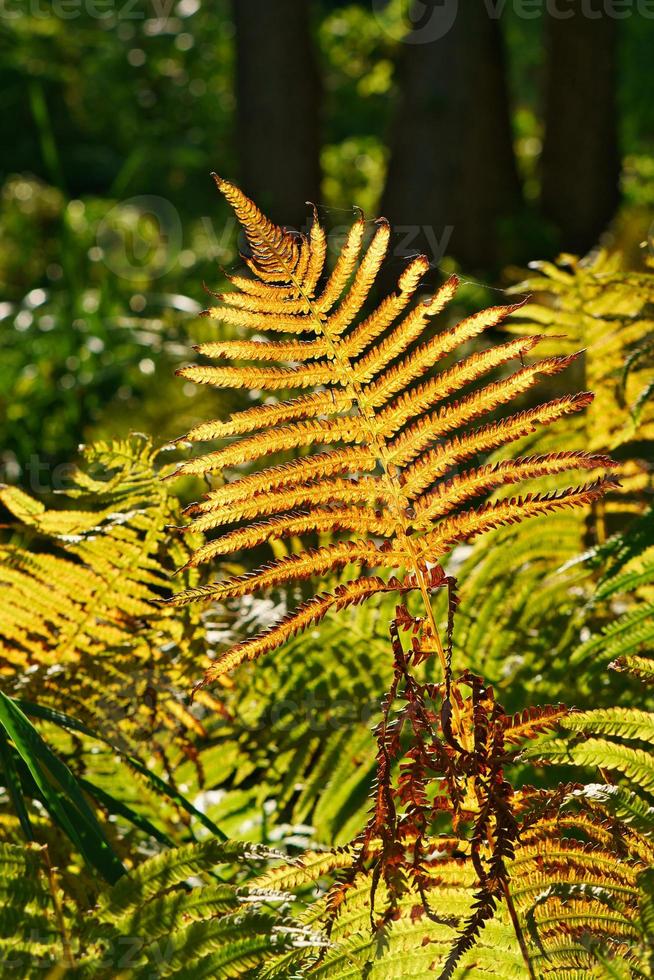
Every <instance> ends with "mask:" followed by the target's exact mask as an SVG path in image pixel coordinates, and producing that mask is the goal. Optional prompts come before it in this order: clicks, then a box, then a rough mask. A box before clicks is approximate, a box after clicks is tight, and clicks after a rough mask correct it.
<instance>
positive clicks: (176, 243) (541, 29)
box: [0, 0, 654, 491]
mask: <svg viewBox="0 0 654 980" xmlns="http://www.w3.org/2000/svg"><path fill="white" fill-rule="evenodd" d="M650 8H651V9H650ZM500 10H501V16H498V14H499V12H500ZM563 15H564V16H563ZM0 38H1V42H0V45H1V46H0V59H1V62H0V65H1V67H0V81H1V85H0V93H1V94H0V100H1V106H2V131H3V137H4V138H3V140H2V148H1V149H0V172H1V180H2V190H1V199H0V209H1V210H0V283H1V289H2V296H1V300H0V316H1V319H0V337H1V343H2V357H1V358H0V409H1V410H2V422H1V423H0V428H1V438H0V446H1V447H2V455H0V466H1V468H2V476H3V478H4V479H5V480H9V481H19V482H22V483H24V484H25V485H27V486H29V487H30V488H31V489H32V490H33V491H38V490H39V489H40V485H39V484H40V481H43V483H47V484H54V486H55V487H56V486H57V483H58V481H59V482H60V483H61V484H63V483H64V482H65V479H66V466H65V464H66V462H67V461H68V460H70V458H71V457H72V456H73V455H74V453H75V450H76V447H77V445H78V443H79V442H80V441H82V440H88V439H91V438H98V437H102V436H106V435H109V434H112V435H116V434H118V435H119V434H121V433H126V432H128V431H129V430H130V429H133V428H134V427H137V428H141V429H143V428H146V429H149V431H151V432H153V433H156V435H157V438H158V439H165V438H168V437H171V436H173V435H177V434H178V433H179V432H180V431H184V425H185V424H187V423H188V424H190V423H191V422H192V421H193V419H195V418H197V417H200V416H203V415H204V416H205V417H207V415H208V412H207V409H206V407H203V405H201V404H200V403H201V402H202V399H203V398H204V397H205V396H204V395H203V394H202V393H198V390H197V388H196V387H195V386H192V385H184V384H181V383H180V382H179V381H178V380H176V379H175V378H174V377H173V371H174V368H175V367H176V366H177V365H178V364H179V363H180V362H181V361H183V360H184V359H185V358H186V357H187V356H188V353H187V351H188V339H187V338H188V335H189V334H190V333H191V332H192V331H191V330H190V329H189V326H190V318H192V317H193V316H194V315H195V314H196V313H197V312H198V311H199V310H200V309H201V308H202V306H203V305H204V303H205V302H206V298H205V293H204V289H203V283H206V284H207V286H209V287H211V288H217V287H219V286H220V283H221V272H220V268H221V267H229V266H230V265H234V264H235V263H236V262H237V260H238V243H237V241H236V240H235V232H234V227H233V224H232V222H231V220H230V219H229V217H228V215H227V212H226V210H224V209H223V208H222V205H221V202H220V201H219V199H218V196H217V194H216V192H215V189H214V187H213V184H212V182H211V180H210V179H209V173H210V171H211V170H216V171H218V172H219V173H221V174H223V175H224V176H227V177H230V178H232V179H236V180H237V181H239V182H240V183H241V185H242V186H243V188H244V190H246V191H247V192H248V193H249V194H251V195H252V196H254V197H255V198H256V199H257V200H258V202H259V203H260V204H261V205H262V206H263V207H265V208H267V209H268V210H269V212H270V214H271V216H272V217H273V218H275V219H276V220H278V221H280V222H283V223H285V224H289V225H294V226H298V227H299V226H301V225H302V224H304V223H305V222H306V220H307V213H308V209H307V208H306V206H305V204H304V202H306V201H312V202H315V203H316V204H317V205H318V206H319V207H320V208H321V215H322V217H323V218H324V219H325V220H326V222H327V223H328V225H329V226H330V228H331V229H332V234H333V235H334V239H335V241H337V240H338V235H339V230H340V229H341V228H342V226H343V225H344V224H345V223H347V222H348V221H349V220H350V219H351V216H352V208H353V206H357V207H360V208H363V209H364V211H365V213H366V215H367V216H368V217H370V218H373V217H375V216H376V215H378V214H380V213H383V214H384V215H386V216H387V217H388V218H390V219H391V220H392V221H393V222H395V223H396V225H397V234H396V238H395V243H394V247H393V251H392V254H391V255H390V257H389V260H388V277H389V279H390V278H391V277H392V275H393V273H394V272H397V271H399V269H401V267H402V264H403V262H404V261H405V257H406V256H407V255H409V254H413V253H415V252H416V251H417V250H419V249H420V250H424V251H426V252H427V253H428V254H429V255H430V257H431V259H432V261H433V264H434V279H435V280H437V279H439V278H440V277H441V276H442V275H443V274H444V273H449V272H451V271H452V270H454V269H460V270H462V271H463V272H464V274H465V278H466V279H468V280H470V283H469V285H468V286H467V292H466V290H464V291H463V293H462V298H461V302H462V303H464V304H465V303H466V302H467V303H469V304H470V305H476V304H478V303H480V302H482V301H484V300H485V299H486V298H487V297H486V296H485V295H484V293H485V289H486V286H489V287H495V288H502V287H505V286H507V285H510V284H511V283H513V282H516V281H518V280H519V278H520V277H521V275H522V272H523V270H524V266H525V265H526V263H527V262H528V261H529V260H530V259H536V258H553V257H555V256H556V255H557V254H558V253H559V252H560V251H566V252H574V253H577V254H583V253H585V252H587V251H588V250H590V249H592V248H593V247H594V246H595V245H596V244H597V243H598V242H600V241H601V242H602V243H603V244H604V245H606V246H607V247H609V248H619V249H621V250H622V251H623V252H624V254H625V256H626V259H627V262H628V263H629V264H630V265H634V266H637V265H638V264H639V263H640V262H642V259H643V254H644V248H643V243H645V247H647V241H648V238H651V227H650V225H651V222H652V204H653V202H654V99H652V85H651V79H652V70H651V64H652V58H653V55H654V5H652V4H648V3H644V2H636V0H634V3H631V4H630V3H625V2H620V3H617V2H616V3H612V2H609V0H559V2H558V4H552V3H546V2H543V4H542V5H539V4H534V3H522V2H517V0H516V2H514V3H510V2H506V3H504V4H502V3H491V2H482V0H479V2H477V0H474V2H473V0H459V3H458V4H457V3H451V2H450V3H448V2H447V0H445V2H443V0H440V2H439V0H432V2H426V0H425V2H422V0H416V2H415V4H414V5H413V7H412V9H410V10H407V3H406V2H405V0H397V2H396V0H388V2H384V0H367V2H359V3H353V2H337V0H233V2H232V3H229V2H227V0H212V2H211V3H209V2H206V0H205V2H202V0H178V2H176V3H174V2H172V0H56V2H54V3H45V0H4V4H3V6H2V10H1V11H0ZM493 295H494V294H493ZM194 332H195V336H196V337H197V330H195V331H194ZM214 413H215V400H214V405H213V410H212V414H214Z"/></svg>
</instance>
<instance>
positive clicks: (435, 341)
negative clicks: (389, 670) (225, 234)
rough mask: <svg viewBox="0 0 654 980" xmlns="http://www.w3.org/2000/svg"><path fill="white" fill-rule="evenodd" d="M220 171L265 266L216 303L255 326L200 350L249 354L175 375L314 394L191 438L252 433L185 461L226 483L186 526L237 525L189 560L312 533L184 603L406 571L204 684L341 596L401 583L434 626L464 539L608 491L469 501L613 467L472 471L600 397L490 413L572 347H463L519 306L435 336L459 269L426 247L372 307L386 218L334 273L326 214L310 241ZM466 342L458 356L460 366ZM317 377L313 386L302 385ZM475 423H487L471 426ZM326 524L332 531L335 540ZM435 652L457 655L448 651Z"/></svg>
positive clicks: (521, 343) (349, 248) (327, 599)
mask: <svg viewBox="0 0 654 980" xmlns="http://www.w3.org/2000/svg"><path fill="white" fill-rule="evenodd" d="M215 181H216V184H217V186H218V189H219V190H220V191H221V192H222V193H223V195H224V196H225V197H226V199H227V201H228V202H229V203H230V205H231V206H232V208H233V209H234V211H235V213H236V216H237V218H238V220H239V221H240V223H241V225H242V227H243V229H244V231H245V234H246V236H247V240H248V243H249V248H250V255H249V256H248V257H247V258H246V259H245V261H246V263H247V265H248V267H249V270H250V272H251V274H252V278H246V277H242V276H239V277H232V279H231V281H232V285H234V286H235V287H236V290H235V291H234V292H227V293H224V294H221V295H219V296H218V300H219V304H218V305H217V306H216V307H214V308H212V309H211V310H209V311H208V314H207V315H208V316H209V317H211V318H212V319H214V320H216V321H218V322H223V323H225V324H228V325H231V326H238V327H241V328H244V329H250V330H252V331H254V332H255V333H256V337H255V338H253V339H252V340H250V341H247V340H239V341H223V342H221V341H220V340H217V341H215V342H212V343H208V344H205V345H203V346H202V347H201V348H200V351H201V353H203V354H205V355H207V356H209V357H215V358H217V359H218V360H219V361H221V362H222V361H224V360H226V359H230V360H232V361H236V362H237V363H236V364H233V363H229V364H224V363H219V364H218V365H217V366H215V367H214V366H191V367H186V368H183V369H182V370H181V371H180V372H179V373H180V374H181V375H182V376H183V377H185V378H187V379H189V380H192V381H195V382H199V383H202V384H209V385H214V386H216V387H219V388H249V389H253V390H256V391H260V390H262V391H269V392H276V391H283V392H285V393H290V394H291V395H292V392H293V389H296V390H297V389H302V390H303V393H301V394H296V395H295V396H294V397H286V398H285V400H282V401H275V400H268V401H267V402H266V403H264V404H261V405H258V406H255V407H253V408H250V409H247V410H245V411H243V412H240V413H236V414H234V415H232V416H231V417H230V418H229V419H227V420H226V421H220V420H216V421H213V422H208V423H202V424H200V425H199V426H197V427H195V428H194V429H193V430H192V431H191V432H189V433H188V434H187V436H186V437H185V438H186V439H187V440H188V441H190V442H202V441H210V440H225V439H230V438H231V437H233V436H242V438H240V439H236V440H234V441H230V442H226V443H225V444H224V445H222V446H221V447H220V448H217V449H213V450H212V451H210V452H208V453H205V454H204V455H201V456H198V457H195V458H193V459H190V460H188V461H186V462H184V463H182V464H181V465H180V466H179V468H178V470H177V473H178V474H194V475H200V474H215V475H217V476H220V477H221V478H222V481H223V485H218V486H216V487H215V488H214V489H211V490H210V491H209V492H208V493H207V495H206V496H205V498H204V499H203V501H201V502H200V503H197V504H195V505H193V506H192V507H191V508H190V509H189V515H190V516H191V517H192V521H191V524H190V525H189V527H190V529H195V530H200V529H201V530H203V531H209V530H213V529H216V528H223V527H230V528H231V530H227V531H226V533H224V534H222V536H219V537H217V538H215V539H213V540H212V541H211V542H209V543H208V544H207V545H206V546H204V547H202V548H201V549H199V550H197V551H196V552H195V554H194V555H193V556H192V557H191V559H190V560H189V562H188V565H190V566H194V565H198V564H200V563H201V562H204V561H208V560H210V559H211V558H212V557H214V556H215V555H218V554H223V553H229V552H232V551H235V550H241V549H246V548H254V547H257V546H259V545H261V544H263V543H265V542H267V541H270V540H274V539H279V538H286V537H292V538H293V539H295V538H297V537H298V536H299V535H301V536H302V538H303V539H304V541H305V544H304V550H301V551H298V552H296V553H295V554H292V555H290V556H288V557H283V558H277V559H276V560H274V561H272V562H271V563H269V564H267V565H264V566H262V567H261V568H259V569H258V570H257V571H256V572H254V573H253V574H251V575H245V576H239V577H236V578H231V579H226V580H224V581H218V582H216V583H214V584H213V585H208V586H203V587H200V588H197V589H190V590H186V591H184V592H181V593H180V594H179V595H177V596H176V597H175V598H174V599H173V601H174V602H176V603H177V604H180V605H181V604H186V603H188V602H192V601H193V600H195V599H212V598H213V599H227V598H230V597H231V598H233V597H238V596H244V595H248V594H250V593H253V592H254V591H255V590H258V589H265V588H271V587H273V586H281V585H288V584H292V583H295V582H298V581H300V580H302V579H307V578H322V577H326V576H328V575H329V574H330V573H332V572H334V571H336V570H340V569H344V568H346V567H347V566H357V567H359V568H361V567H362V568H364V569H366V570H367V572H366V575H367V574H368V572H371V571H373V570H381V571H382V572H386V573H390V574H391V575H392V576H393V578H392V579H391V580H389V581H386V580H384V579H382V578H377V577H372V576H370V577H366V578H360V577H359V576H358V575H357V576H356V577H355V578H354V579H353V580H352V581H348V582H347V583H345V584H344V585H343V587H342V588H341V590H340V591H339V592H337V593H333V594H331V595H322V596H320V598H319V600H315V599H313V600H310V601H309V603H308V604H304V605H302V606H300V608H299V609H298V610H296V612H295V613H294V614H291V615H289V616H287V617H286V619H285V620H284V622H283V623H282V624H280V625H279V626H278V627H274V628H273V629H272V630H270V631H269V632H268V633H267V634H264V635H261V636H259V637H257V638H255V639H254V640H252V641H249V642H245V643H242V644H239V646H238V647H237V648H235V649H233V650H231V651H228V652H227V653H226V654H225V655H224V657H223V658H222V659H221V660H219V661H218V662H216V663H214V664H213V665H212V666H211V668H210V669H209V671H208V672H207V675H206V677H205V683H206V682H208V681H210V680H213V679H215V678H217V677H218V676H220V675H221V674H222V673H224V672H225V671H227V670H229V669H231V668H233V667H234V666H236V665H237V664H238V663H240V662H242V661H243V660H246V659H254V658H255V657H257V656H259V655H260V654H261V653H263V652H264V651H268V650H272V649H274V648H275V647H276V646H278V645H279V644H280V643H282V642H283V641H284V639H285V638H287V637H289V636H291V635H293V634H294V633H295V632H297V631H298V630H300V629H303V628H306V626H307V625H308V624H309V623H312V622H314V621H315V620H316V618H317V616H318V614H319V613H320V614H321V615H324V612H326V611H327V609H328V608H343V607H344V606H347V605H350V604H352V603H355V602H360V601H362V600H363V599H365V598H368V597H369V596H371V595H374V594H375V593H376V592H379V591H382V590H387V589H389V588H397V589H398V590H400V591H409V590H419V591H420V592H421V594H422V596H423V599H424V602H425V606H426V612H427V615H428V617H429V618H430V619H432V632H433V633H434V634H435V635H437V631H436V627H435V624H434V623H433V617H432V613H431V606H430V603H429V590H430V578H429V574H428V568H429V567H430V566H432V565H434V564H436V563H438V562H439V560H440V559H441V558H442V557H443V556H444V555H445V554H447V552H448V551H449V550H450V549H451V548H452V547H453V545H455V544H456V543H457V542H460V541H463V540H467V539H468V538H470V537H473V536H474V535H477V534H480V533H482V532H483V531H485V530H487V529H489V528H494V527H499V526H501V525H506V524H513V523H516V522H519V521H521V520H523V519H525V518H527V517H531V516H536V515H538V514H545V513H548V512H550V511H553V510H558V509H561V508H566V507H570V506H577V505H584V504H587V503H589V502H590V501H592V500H593V499H595V498H596V497H598V496H599V495H601V494H602V493H603V492H604V491H605V490H606V489H607V487H609V486H611V485H612V484H611V483H610V481H608V480H607V479H605V478H601V477H600V479H598V480H596V481H593V482H587V483H583V484H581V485H580V486H577V487H568V488H563V489H561V490H557V491H556V492H550V493H545V494H539V493H533V492H532V493H528V494H526V495H517V496H514V497H510V498H507V499H500V500H497V501H493V502H492V503H490V504H489V503H483V502H482V503H481V504H480V505H478V506H476V507H475V506H474V505H473V501H474V499H475V498H481V500H482V501H483V498H484V495H485V494H486V493H487V492H488V491H489V490H490V489H492V488H494V487H497V486H498V485H502V486H503V485H504V484H515V483H520V482H523V481H525V480H532V479H533V478H534V477H539V476H548V475H551V474H558V473H561V472H564V471H567V470H579V469H583V470H590V469H598V470H600V471H601V470H604V469H606V468H607V467H608V466H610V465H611V464H610V461H609V460H608V459H607V458H606V457H605V456H603V455H592V454H588V453H575V452H572V453H560V452H556V453H543V454H539V455H538V456H532V457H531V458H529V459H514V460H511V459H507V460H505V461H503V462H502V464H501V466H499V467H492V468H481V469H480V468H479V467H478V466H476V465H474V464H475V462H476V459H477V456H478V454H479V453H480V452H487V451H489V450H491V449H497V448H499V447H502V446H506V445H508V444H510V443H511V442H513V441H515V440H516V439H518V438H520V437H524V436H526V435H528V434H529V433H532V432H533V431H534V430H535V429H536V428H537V427H538V426H539V425H541V424H549V423H550V422H553V421H555V420H556V419H558V418H561V417H562V416H564V415H566V414H568V413H570V412H575V411H577V410H579V409H580V408H583V407H585V405H587V404H588V402H589V400H590V398H591V396H590V395H588V394H582V395H580V396H576V397H572V398H571V397H569V396H565V397H561V398H558V399H554V400H552V401H549V402H547V403H546V404H544V405H540V406H538V407H536V408H531V409H529V410H526V411H524V410H523V411H519V412H517V413H516V414H514V415H511V416H509V417H508V418H506V419H503V420H502V421H499V422H497V421H494V420H493V417H492V416H493V413H495V412H496V411H497V410H498V409H500V408H502V407H503V406H506V405H509V404H510V403H511V402H512V401H514V400H515V399H516V398H517V397H519V396H521V395H523V394H524V393H525V392H527V391H528V390H529V389H530V388H532V387H533V386H534V385H535V384H536V383H537V382H538V381H539V380H540V379H542V378H544V377H549V376H553V375H556V374H558V373H559V372H560V371H562V370H564V369H565V368H566V367H568V366H569V365H570V364H571V363H572V361H573V359H574V355H573V356H559V354H548V356H546V357H544V358H542V359H540V360H538V361H536V362H535V363H533V364H529V365H525V364H524V361H523V358H524V357H525V356H526V355H527V354H528V353H529V352H530V351H531V350H532V349H533V348H534V347H535V346H537V345H538V344H539V342H540V340H541V338H540V337H539V336H527V337H520V338H517V339H515V340H512V341H510V342H509V343H506V344H502V345H499V346H494V347H488V348H487V349H484V350H476V351H473V352H472V353H469V352H468V351H467V350H466V349H465V346H464V345H467V344H469V342H471V341H473V340H474V339H475V338H479V337H481V335H482V334H483V333H484V331H486V330H488V329H489V328H494V327H497V326H498V325H499V324H501V323H502V322H503V321H504V320H505V319H506V317H507V316H508V315H509V314H511V313H514V312H516V310H517V307H515V306H498V307H492V308H490V309H487V310H484V311H482V312H480V313H477V314H475V315H473V316H469V317H467V318H465V319H463V320H462V321H461V322H459V323H458V324H456V325H455V326H452V327H450V328H448V329H446V330H441V331H439V332H434V330H433V318H434V317H435V316H436V315H437V314H438V313H440V312H441V311H442V310H443V309H444V308H445V307H446V306H447V304H448V303H449V302H450V301H451V299H452V297H453V296H454V293H455V290H456V287H457V281H456V279H455V278H454V277H452V278H450V279H449V280H448V281H447V282H445V283H444V285H442V286H441V287H440V288H439V289H438V290H437V291H436V292H435V293H434V294H433V295H431V296H430V295H425V294H424V293H423V292H419V290H421V289H422V286H421V282H422V279H423V277H424V275H425V273H426V272H427V271H428V268H429V264H428V261H427V259H426V258H425V256H417V257H416V258H414V259H412V260H411V261H410V262H409V264H408V265H407V267H406V268H405V270H404V272H403V273H402V274H401V276H400V277H399V280H398V286H397V290H396V291H395V292H394V293H392V294H391V295H390V296H387V297H386V298H385V299H383V300H382V301H381V302H380V303H379V304H378V305H377V306H376V307H375V308H373V309H372V310H370V311H369V309H368V304H369V301H370V299H371V293H372V290H373V288H374V286H375V282H376V279H377V276H378V274H379V272H380V269H381V267H382V265H383V263H384V261H385V258H386V254H387V249H388V245H389V239H390V228H389V225H388V223H387V222H386V221H385V220H384V219H380V220H379V221H377V222H376V223H375V229H374V233H373V235H372V240H371V241H370V242H369V243H368V244H367V245H365V238H366V234H365V233H366V224H365V222H364V221H363V219H362V218H360V219H359V220H357V221H356V222H355V223H354V225H353V226H352V228H351V229H350V232H349V234H348V236H347V238H346V240H345V243H344V245H343V248H342V249H341V252H340V254H339V256H338V259H337V261H336V263H335V265H334V268H333V269H332V271H331V273H329V274H326V273H325V263H326V256H327V240H326V235H325V232H324V230H323V228H322V227H321V225H320V223H319V221H318V218H317V215H316V213H315V212H314V215H313V222H312V225H311V229H310V231H309V233H308V234H307V235H301V234H296V233H293V232H290V231H286V230H284V229H282V228H279V227H277V226H276V225H273V224H272V223H271V222H270V221H268V219H267V218H265V216H264V215H263V214H262V213H261V212H260V211H259V209H258V208H257V207H256V205H255V204H254V203H253V202H252V201H250V200H249V199H248V198H247V197H246V196H245V194H243V193H242V192H241V191H240V190H239V189H238V188H237V187H235V186H234V185H233V184H231V183H230V182H228V181H226V180H223V179H221V178H219V177H215ZM280 334H281V335H283V336H282V339H279V338H278V335H280ZM288 335H291V336H292V339H290V340H289V339H288ZM260 338H265V339H260ZM295 338H298V339H295ZM461 348H464V350H463V356H460V357H459V359H458V360H452V355H455V354H456V352H457V351H458V350H460V349H461ZM241 361H242V362H243V363H242V364H241V363H238V362H241ZM272 361H277V362H278V363H276V364H273V365H271V364H270V362H272ZM511 361H517V362H518V363H517V366H516V368H515V369H514V370H512V371H511V372H510V373H508V375H507V376H500V377H498V376H497V374H496V372H497V371H498V370H499V369H500V368H502V367H503V366H504V365H506V364H508V363H509V362H511ZM257 362H264V366H260V364H259V363H257ZM307 388H308V389H314V390H313V391H311V392H310V393H306V392H305V391H304V389H307ZM489 416H490V419H489ZM478 420H486V421H485V424H484V425H483V426H481V427H475V425H474V424H475V423H477V422H478ZM312 450H313V452H311V451H312ZM291 452H292V453H300V454H301V455H300V458H298V459H295V460H292V461H290V462H289V461H288V456H286V461H284V455H283V454H288V453H291ZM279 454H282V459H281V462H275V461H273V463H272V465H266V460H267V458H269V457H271V456H278V455H279ZM471 460H472V461H473V465H472V466H471V468H470V469H466V468H465V465H466V464H468V463H469V462H470V461H471ZM244 464H247V465H248V466H252V467H253V468H252V469H249V470H248V471H247V472H246V473H245V474H239V475H236V476H235V477H234V478H231V479H227V476H226V474H225V471H230V470H232V469H233V468H235V467H238V466H242V465H244ZM464 506H465V507H467V508H468V509H464V510H462V507H464ZM235 525H236V526H235ZM343 533H345V537H343V536H342V535H343ZM326 534H331V535H332V540H331V541H328V542H327V543H325V539H324V536H325V535H326ZM317 536H320V537H317ZM334 536H335V537H334ZM307 538H308V540H307ZM391 583H394V584H393V585H392V584H391ZM316 603H317V604H316ZM318 607H319V608H318ZM437 644H438V641H437ZM438 645H439V646H440V644H438ZM439 654H440V656H441V661H442V662H443V665H445V658H444V654H443V650H442V648H440V649H439Z"/></svg>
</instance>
